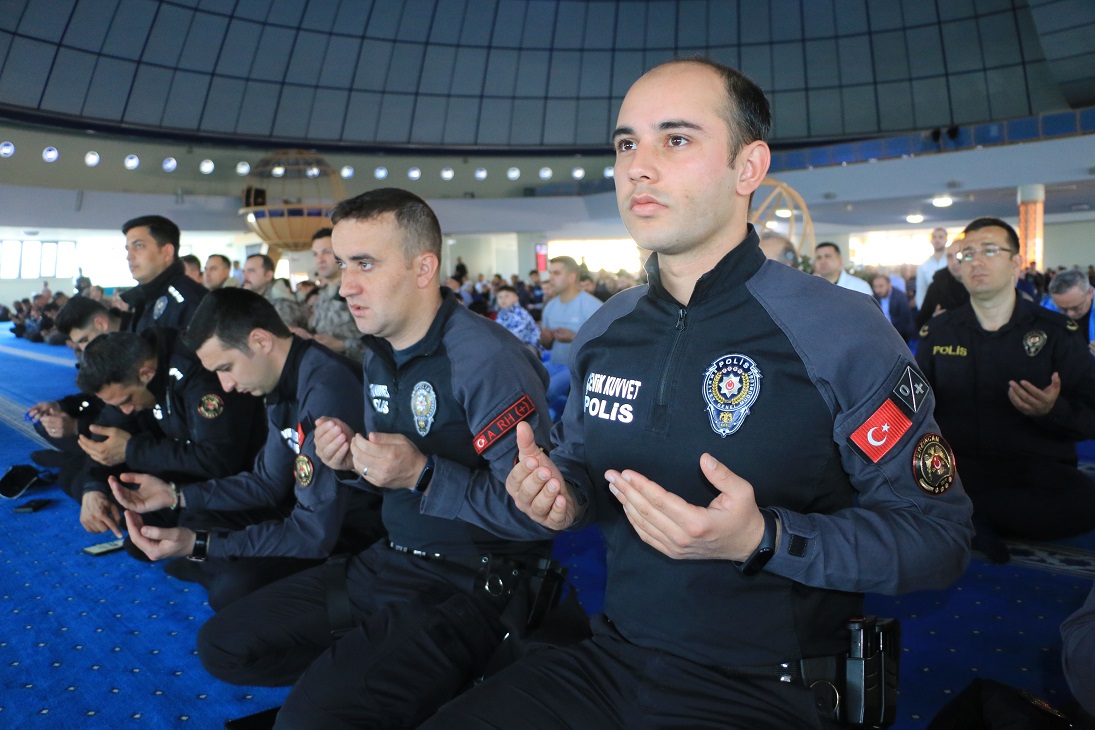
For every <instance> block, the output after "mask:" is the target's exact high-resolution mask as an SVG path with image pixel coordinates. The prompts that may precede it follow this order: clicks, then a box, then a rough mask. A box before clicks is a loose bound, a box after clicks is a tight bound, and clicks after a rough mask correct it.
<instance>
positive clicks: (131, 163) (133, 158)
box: [122, 155, 141, 170]
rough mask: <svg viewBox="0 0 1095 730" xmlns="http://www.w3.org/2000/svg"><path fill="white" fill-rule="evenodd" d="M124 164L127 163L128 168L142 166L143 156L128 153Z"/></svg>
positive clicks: (123, 161)
mask: <svg viewBox="0 0 1095 730" xmlns="http://www.w3.org/2000/svg"><path fill="white" fill-rule="evenodd" d="M122 164H123V165H125V169H127V170H136V169H137V168H138V167H140V166H141V158H140V157H137V155H126V156H125V159H124V160H122Z"/></svg>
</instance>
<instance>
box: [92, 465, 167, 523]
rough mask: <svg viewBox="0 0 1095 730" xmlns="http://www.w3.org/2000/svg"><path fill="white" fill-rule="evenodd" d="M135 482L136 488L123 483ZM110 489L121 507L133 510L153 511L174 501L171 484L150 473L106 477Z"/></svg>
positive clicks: (141, 511) (164, 507) (163, 507)
mask: <svg viewBox="0 0 1095 730" xmlns="http://www.w3.org/2000/svg"><path fill="white" fill-rule="evenodd" d="M122 482H125V483H126V484H135V485H137V488H136V489H131V488H129V487H126V486H125V484H122ZM107 483H108V484H110V491H111V492H113V493H114V498H115V499H117V500H118V504H120V505H122V507H124V508H126V509H128V510H132V511H134V512H140V513H142V514H143V513H145V512H155V511H156V510H158V509H166V508H168V507H170V506H171V505H172V504H173V503H174V502H175V493H174V492H173V491H172V490H171V485H170V484H168V483H167V482H165V481H164V480H163V479H160V478H158V477H154V476H152V475H151V474H122V475H120V476H119V477H113V476H111V477H107Z"/></svg>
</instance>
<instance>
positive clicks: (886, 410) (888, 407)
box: [852, 398, 912, 464]
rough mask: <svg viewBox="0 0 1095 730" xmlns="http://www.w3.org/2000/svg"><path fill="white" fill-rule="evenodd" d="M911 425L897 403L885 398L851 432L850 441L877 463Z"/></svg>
mask: <svg viewBox="0 0 1095 730" xmlns="http://www.w3.org/2000/svg"><path fill="white" fill-rule="evenodd" d="M910 426H912V421H910V420H909V417H908V416H906V415H905V414H904V413H903V412H902V411H901V409H900V408H898V407H897V405H896V404H895V403H894V402H893V401H892V400H890V399H889V398H887V399H886V400H885V402H883V403H882V405H880V406H879V407H878V410H876V411H875V412H874V413H873V414H871V417H870V418H868V419H867V420H866V421H864V422H863V425H862V426H860V427H859V428H857V429H856V430H855V432H854V433H852V443H854V444H855V445H856V446H858V447H859V450H860V451H862V452H863V454H864V455H865V456H866V457H867V458H868V459H870V460H871V461H872V462H873V463H875V464H877V463H878V460H879V459H881V458H882V457H883V456H885V455H886V454H887V453H889V451H890V449H891V448H893V446H894V444H896V443H897V442H898V441H900V440H901V437H902V436H904V435H905V432H906V431H908V430H909V427H910Z"/></svg>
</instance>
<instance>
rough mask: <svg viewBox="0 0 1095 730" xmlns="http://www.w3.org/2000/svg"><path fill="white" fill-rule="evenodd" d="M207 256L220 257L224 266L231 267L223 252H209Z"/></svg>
mask: <svg viewBox="0 0 1095 730" xmlns="http://www.w3.org/2000/svg"><path fill="white" fill-rule="evenodd" d="M209 258H210V259H220V260H221V261H223V262H224V266H225V268H228V269H231V268H232V262H231V261H229V260H228V257H227V256H225V255H224V254H223V253H212V254H209ZM206 263H209V259H206Z"/></svg>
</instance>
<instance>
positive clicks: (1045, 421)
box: [1034, 333, 1095, 441]
mask: <svg viewBox="0 0 1095 730" xmlns="http://www.w3.org/2000/svg"><path fill="white" fill-rule="evenodd" d="M1072 334H1073V333H1068V335H1065V333H1062V334H1061V335H1060V336H1059V337H1057V343H1056V346H1057V350H1056V352H1055V356H1054V363H1053V367H1054V370H1056V371H1057V372H1058V373H1059V375H1060V377H1061V393H1060V395H1059V396H1058V397H1057V402H1056V403H1054V404H1053V409H1052V410H1051V411H1050V412H1049V413H1048V414H1046V415H1045V416H1044V417H1042V418H1036V419H1034V422H1035V423H1037V424H1039V425H1040V426H1042V427H1044V428H1048V429H1051V430H1053V432H1054V433H1056V434H1058V435H1060V436H1061V437H1063V438H1067V439H1070V440H1073V441H1085V440H1088V439H1095V359H1092V357H1091V353H1089V352H1088V349H1087V343H1086V341H1085V339H1084V338H1082V337H1073V336H1072Z"/></svg>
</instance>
